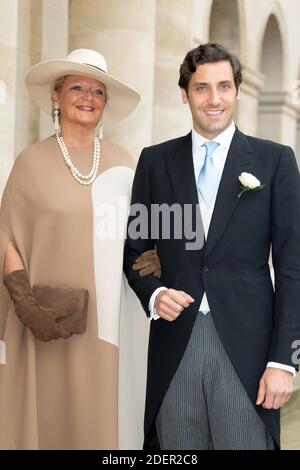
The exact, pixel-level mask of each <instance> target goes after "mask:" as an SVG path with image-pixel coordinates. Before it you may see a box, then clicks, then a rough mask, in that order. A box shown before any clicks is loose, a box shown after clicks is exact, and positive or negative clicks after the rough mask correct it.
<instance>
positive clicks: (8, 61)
mask: <svg viewBox="0 0 300 470" xmlns="http://www.w3.org/2000/svg"><path fill="white" fill-rule="evenodd" d="M17 50H18V1H17V0H2V1H1V14H0V55H1V72H0V81H1V90H2V93H1V102H0V122H1V126H0V197H1V194H2V191H3V188H4V186H5V183H6V180H7V177H8V174H9V172H10V169H11V167H12V164H13V161H14V157H15V119H16V99H15V88H16V80H17Z"/></svg>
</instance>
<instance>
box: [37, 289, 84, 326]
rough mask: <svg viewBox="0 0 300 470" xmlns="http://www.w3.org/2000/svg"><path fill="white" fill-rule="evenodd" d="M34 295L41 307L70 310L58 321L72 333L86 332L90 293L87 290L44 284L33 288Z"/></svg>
mask: <svg viewBox="0 0 300 470" xmlns="http://www.w3.org/2000/svg"><path fill="white" fill-rule="evenodd" d="M32 289H33V295H34V297H35V299H36V300H37V302H38V303H39V304H40V306H41V307H44V308H62V309H65V308H68V309H70V310H71V313H68V314H66V316H61V317H59V318H58V319H57V321H58V323H59V324H60V325H61V326H63V328H65V329H66V330H68V331H69V332H70V333H77V334H82V333H84V332H85V330H86V322H87V311H88V301H89V293H88V291H87V290H86V289H78V288H72V287H56V286H49V285H44V284H35V285H34V286H33V288H32Z"/></svg>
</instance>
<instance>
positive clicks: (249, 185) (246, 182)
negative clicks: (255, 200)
mask: <svg viewBox="0 0 300 470" xmlns="http://www.w3.org/2000/svg"><path fill="white" fill-rule="evenodd" d="M239 180H240V183H241V185H242V186H241V189H242V191H241V192H240V194H238V197H241V196H242V195H243V194H244V193H246V192H247V191H259V190H261V189H263V188H264V187H265V186H266V185H265V184H260V181H259V180H258V179H257V178H256V177H255V176H253V175H251V173H246V172H245V171H244V172H243V173H242V174H241V175H240V176H239Z"/></svg>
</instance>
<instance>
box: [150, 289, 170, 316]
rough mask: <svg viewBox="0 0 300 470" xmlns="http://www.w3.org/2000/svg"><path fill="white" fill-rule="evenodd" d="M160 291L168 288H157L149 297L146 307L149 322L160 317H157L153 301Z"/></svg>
mask: <svg viewBox="0 0 300 470" xmlns="http://www.w3.org/2000/svg"><path fill="white" fill-rule="evenodd" d="M162 290H168V288H167V287H158V288H157V289H155V291H154V292H153V294H152V295H151V297H150V300H149V305H148V308H149V312H150V320H158V319H159V318H160V316H159V315H158V313H157V311H156V308H155V299H156V297H157V295H158V294H159V293H160V292H161V291H162Z"/></svg>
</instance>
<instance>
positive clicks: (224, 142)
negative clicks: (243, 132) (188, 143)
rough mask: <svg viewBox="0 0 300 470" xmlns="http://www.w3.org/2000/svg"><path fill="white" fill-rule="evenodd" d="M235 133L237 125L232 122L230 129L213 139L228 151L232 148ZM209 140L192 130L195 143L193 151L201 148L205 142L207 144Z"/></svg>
mask: <svg viewBox="0 0 300 470" xmlns="http://www.w3.org/2000/svg"><path fill="white" fill-rule="evenodd" d="M234 133H235V124H234V122H233V121H232V123H231V124H230V126H229V127H227V129H225V131H223V132H222V133H221V134H219V135H217V137H215V138H214V139H213V141H214V142H218V143H219V144H220V146H222V147H225V148H226V149H227V150H228V149H229V147H230V144H231V141H232V138H233V134H234ZM207 141H208V139H206V138H205V137H203V136H202V135H201V134H199V133H198V132H196V131H195V129H192V143H193V149H196V148H199V147H201V145H203V144H204V143H205V142H207Z"/></svg>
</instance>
